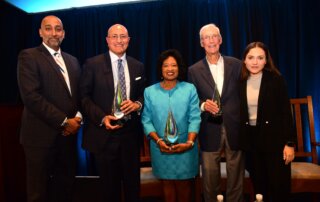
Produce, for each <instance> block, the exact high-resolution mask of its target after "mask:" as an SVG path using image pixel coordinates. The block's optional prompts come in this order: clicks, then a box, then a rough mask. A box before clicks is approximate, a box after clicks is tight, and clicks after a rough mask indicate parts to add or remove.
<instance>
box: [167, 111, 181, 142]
mask: <svg viewBox="0 0 320 202" xmlns="http://www.w3.org/2000/svg"><path fill="white" fill-rule="evenodd" d="M177 132H178V129H177V124H176V121H175V119H174V117H173V114H172V112H171V110H169V112H168V118H167V122H166V128H165V130H164V141H165V143H166V144H167V145H169V146H170V145H174V144H178V138H179V135H178V133H177Z"/></svg>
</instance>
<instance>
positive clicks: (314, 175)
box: [290, 96, 320, 201]
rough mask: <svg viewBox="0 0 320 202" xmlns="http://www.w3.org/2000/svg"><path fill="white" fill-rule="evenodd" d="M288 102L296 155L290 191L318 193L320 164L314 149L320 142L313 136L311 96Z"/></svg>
mask: <svg viewBox="0 0 320 202" xmlns="http://www.w3.org/2000/svg"><path fill="white" fill-rule="evenodd" d="M290 103H291V109H292V114H293V119H294V123H295V127H296V133H297V144H296V147H295V149H296V150H295V156H296V157H295V160H294V162H292V164H291V179H292V181H291V192H292V193H298V192H313V193H320V166H319V164H318V156H317V150H316V146H320V143H319V142H316V138H315V128H314V116H313V106H312V98H311V96H307V97H305V98H295V99H290ZM304 115H307V118H305V116H304ZM301 160H302V161H301ZM310 161H311V162H310ZM316 197H317V194H314V196H313V198H314V201H319V199H316Z"/></svg>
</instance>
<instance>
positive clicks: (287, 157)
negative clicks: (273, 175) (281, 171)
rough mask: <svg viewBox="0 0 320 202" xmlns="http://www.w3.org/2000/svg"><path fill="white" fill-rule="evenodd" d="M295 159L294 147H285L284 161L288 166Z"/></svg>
mask: <svg viewBox="0 0 320 202" xmlns="http://www.w3.org/2000/svg"><path fill="white" fill-rule="evenodd" d="M293 159H294V147H289V146H287V145H286V146H284V149H283V160H284V161H285V164H286V165H288V164H289V163H290V162H291V161H293Z"/></svg>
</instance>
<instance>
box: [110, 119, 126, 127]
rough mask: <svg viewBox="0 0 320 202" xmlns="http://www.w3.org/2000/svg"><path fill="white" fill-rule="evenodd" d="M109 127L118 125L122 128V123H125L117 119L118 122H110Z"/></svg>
mask: <svg viewBox="0 0 320 202" xmlns="http://www.w3.org/2000/svg"><path fill="white" fill-rule="evenodd" d="M110 123H111V125H113V126H114V125H119V126H123V125H124V123H125V120H123V119H118V120H112V121H111V122H110Z"/></svg>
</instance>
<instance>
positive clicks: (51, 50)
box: [42, 42, 61, 56]
mask: <svg viewBox="0 0 320 202" xmlns="http://www.w3.org/2000/svg"><path fill="white" fill-rule="evenodd" d="M42 44H43V45H44V47H46V49H47V50H48V51H49V53H50V54H51V55H53V56H54V54H55V53H59V54H60V55H61V49H60V48H59V50H58V51H55V50H53V49H52V48H50V47H49V46H48V45H47V44H45V43H44V42H42Z"/></svg>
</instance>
